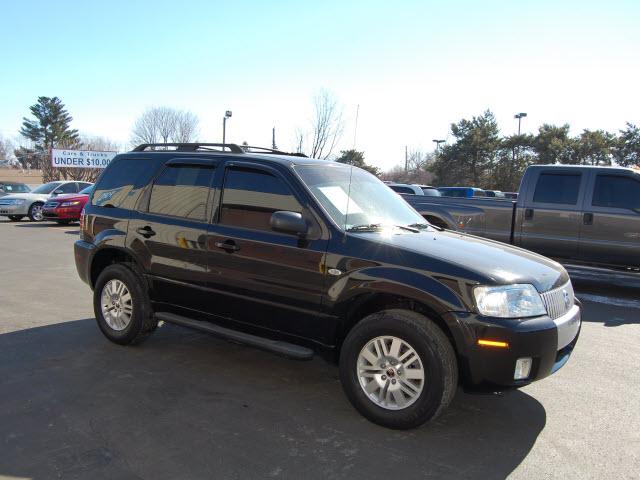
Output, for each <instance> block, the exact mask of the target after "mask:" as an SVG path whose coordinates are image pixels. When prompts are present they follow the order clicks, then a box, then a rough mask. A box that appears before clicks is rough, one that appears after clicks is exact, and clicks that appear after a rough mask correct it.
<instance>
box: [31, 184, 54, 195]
mask: <svg viewBox="0 0 640 480" xmlns="http://www.w3.org/2000/svg"><path fill="white" fill-rule="evenodd" d="M59 186H60V183H59V182H50V183H45V184H44V185H40V186H39V187H38V188H34V189H33V190H32V191H31V193H51V192H53V191H54V190H55V189H56V187H59Z"/></svg>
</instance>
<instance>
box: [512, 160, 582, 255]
mask: <svg viewBox="0 0 640 480" xmlns="http://www.w3.org/2000/svg"><path fill="white" fill-rule="evenodd" d="M532 177H533V178H532V185H534V187H533V188H529V189H528V190H527V192H526V198H525V199H524V202H523V205H524V208H523V209H521V210H520V211H519V212H518V215H519V216H520V217H519V219H518V220H519V221H520V222H521V224H520V225H521V230H520V234H521V244H520V246H522V247H523V248H526V249H528V250H532V251H534V252H538V253H541V254H542V255H546V256H548V257H556V258H563V259H571V258H577V256H578V239H579V237H580V224H581V220H582V204H583V201H584V191H585V189H586V184H587V174H583V172H582V171H581V170H579V169H571V168H567V169H558V168H553V169H540V170H536V171H534V172H533V174H532Z"/></svg>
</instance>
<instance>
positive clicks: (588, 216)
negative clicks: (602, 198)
mask: <svg viewBox="0 0 640 480" xmlns="http://www.w3.org/2000/svg"><path fill="white" fill-rule="evenodd" d="M582 223H584V224H585V225H593V213H585V214H584V215H583V216H582Z"/></svg>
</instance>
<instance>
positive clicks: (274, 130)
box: [271, 127, 278, 150]
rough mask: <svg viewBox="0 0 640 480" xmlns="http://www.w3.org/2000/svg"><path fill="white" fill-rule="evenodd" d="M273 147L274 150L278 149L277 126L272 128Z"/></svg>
mask: <svg viewBox="0 0 640 480" xmlns="http://www.w3.org/2000/svg"><path fill="white" fill-rule="evenodd" d="M271 148H273V149H274V150H277V149H278V147H276V127H273V128H272V129H271Z"/></svg>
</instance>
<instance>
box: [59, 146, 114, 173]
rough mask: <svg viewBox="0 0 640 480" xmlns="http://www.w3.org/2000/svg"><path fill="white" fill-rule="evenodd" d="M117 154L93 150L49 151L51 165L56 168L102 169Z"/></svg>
mask: <svg viewBox="0 0 640 480" xmlns="http://www.w3.org/2000/svg"><path fill="white" fill-rule="evenodd" d="M116 154H117V152H96V151H93V150H66V149H56V148H54V149H52V150H51V165H53V166H54V167H57V168H104V167H106V166H107V165H109V162H110V161H111V160H112V159H113V157H115V156H116Z"/></svg>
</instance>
